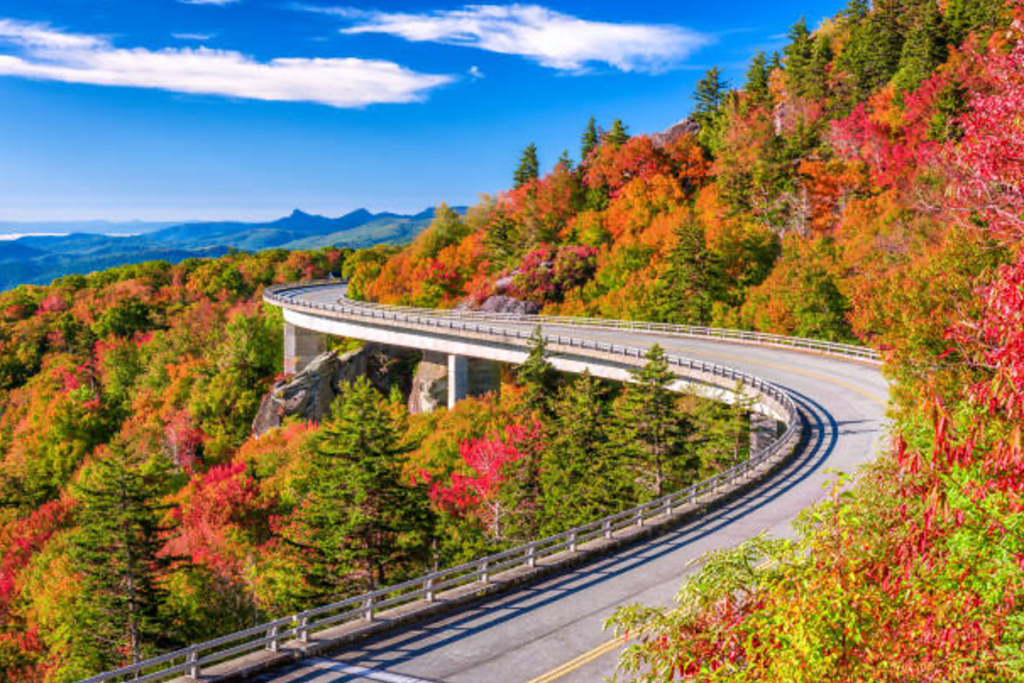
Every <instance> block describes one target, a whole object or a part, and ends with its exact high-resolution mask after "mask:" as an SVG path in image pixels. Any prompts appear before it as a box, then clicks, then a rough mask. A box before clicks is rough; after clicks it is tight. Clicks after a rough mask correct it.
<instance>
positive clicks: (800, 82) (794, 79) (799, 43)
mask: <svg viewBox="0 0 1024 683" xmlns="http://www.w3.org/2000/svg"><path fill="white" fill-rule="evenodd" d="M783 51H784V52H785V54H786V80H787V82H788V83H789V87H790V89H791V90H792V91H793V93H794V94H797V95H803V94H804V91H805V89H806V84H807V76H808V72H809V70H810V67H811V60H812V59H813V58H814V39H813V38H812V37H811V32H810V31H808V30H807V20H806V19H804V17H800V21H798V22H796V23H795V24H793V27H792V28H791V29H790V30H789V44H788V45H787V46H786V47H785V49H784V50H783Z"/></svg>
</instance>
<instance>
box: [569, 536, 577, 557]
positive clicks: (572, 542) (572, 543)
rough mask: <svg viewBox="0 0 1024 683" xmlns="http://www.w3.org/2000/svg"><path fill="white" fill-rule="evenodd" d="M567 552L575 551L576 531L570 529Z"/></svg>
mask: <svg viewBox="0 0 1024 683" xmlns="http://www.w3.org/2000/svg"><path fill="white" fill-rule="evenodd" d="M569 552H570V553H574V552H576V532H575V531H570V532H569Z"/></svg>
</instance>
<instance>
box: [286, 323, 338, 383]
mask: <svg viewBox="0 0 1024 683" xmlns="http://www.w3.org/2000/svg"><path fill="white" fill-rule="evenodd" d="M326 350H327V335H325V334H321V333H320V332H314V331H313V330H307V329H303V328H301V327H295V325H292V324H291V323H285V324H284V371H285V372H286V373H288V374H292V375H294V374H295V373H298V372H302V371H303V370H304V369H305V368H306V366H307V365H309V362H310V361H311V360H313V359H314V358H316V357H317V356H319V355H320V354H321V353H323V352H324V351H326Z"/></svg>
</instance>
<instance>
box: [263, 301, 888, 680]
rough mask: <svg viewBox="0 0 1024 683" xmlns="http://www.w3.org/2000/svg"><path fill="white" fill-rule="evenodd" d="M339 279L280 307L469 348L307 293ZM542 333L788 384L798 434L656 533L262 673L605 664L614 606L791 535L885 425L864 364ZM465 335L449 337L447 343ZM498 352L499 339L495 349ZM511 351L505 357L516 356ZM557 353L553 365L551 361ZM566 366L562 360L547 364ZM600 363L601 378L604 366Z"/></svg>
mask: <svg viewBox="0 0 1024 683" xmlns="http://www.w3.org/2000/svg"><path fill="white" fill-rule="evenodd" d="M343 295H344V288H343V286H336V287H330V286H328V287H321V288H314V289H308V290H297V291H296V292H294V293H292V294H290V296H292V297H293V300H294V302H295V304H296V307H295V308H294V309H292V310H286V313H285V316H286V320H288V321H289V322H291V323H292V324H298V325H309V322H310V319H311V318H315V319H318V320H319V322H317V323H315V327H316V329H319V330H320V331H322V332H331V331H333V333H335V334H344V335H345V336H352V337H356V338H367V339H375V340H385V339H382V338H380V337H379V335H380V334H381V331H380V330H385V331H386V332H387V331H388V330H389V329H390V332H393V333H394V334H392V336H390V337H388V338H387V339H386V340H385V341H391V342H392V343H400V344H401V343H404V344H406V345H416V344H433V345H434V348H435V349H436V350H439V351H448V352H451V353H463V354H470V355H472V354H473V353H480V351H479V349H478V348H477V349H473V348H471V347H472V346H473V344H474V343H475V341H474V340H472V339H467V338H465V337H463V336H461V335H459V334H458V333H457V332H452V333H450V334H447V335H446V334H444V333H442V332H437V333H435V334H434V335H432V336H433V339H432V340H431V341H429V342H424V341H423V339H422V338H421V339H419V340H413V339H399V338H398V337H400V333H403V332H404V333H410V332H411V333H412V335H413V337H417V336H420V335H422V334H423V332H422V331H421V330H404V331H403V330H394V329H391V328H389V327H388V326H387V325H385V324H383V323H381V324H380V325H379V326H374V325H368V324H358V323H345V324H339V323H338V321H337V320H333V321H332V320H331V319H330V318H329V317H328V316H325V315H324V314H322V313H318V312H316V311H312V310H309V309H307V308H304V307H305V306H306V305H307V304H317V305H331V304H333V303H335V302H337V301H338V299H339V298H340V297H342V296H343ZM493 324H494V325H498V326H504V327H507V328H509V329H518V330H524V329H530V328H531V327H532V326H533V323H532V322H517V321H514V320H509V321H496V322H493ZM542 327H543V332H544V333H545V334H546V335H558V334H566V335H570V334H571V335H573V336H575V337H585V338H587V339H592V340H596V341H604V342H609V343H613V344H621V345H629V346H637V347H642V348H647V347H649V346H650V345H652V344H654V343H658V344H660V345H661V346H662V347H663V348H665V350H666V351H667V352H668V353H671V354H678V355H681V356H686V357H689V358H694V359H699V360H703V361H706V362H709V363H720V364H722V365H725V366H728V367H731V368H735V369H737V370H741V371H744V372H747V373H750V374H751V375H755V376H758V377H761V378H763V379H766V380H769V381H771V382H773V383H775V384H776V385H778V386H780V387H782V388H784V389H785V390H787V391H788V392H789V393H790V395H791V396H793V397H794V398H795V399H796V401H797V402H798V404H799V405H800V408H801V410H802V413H803V419H804V433H805V436H804V444H803V446H802V448H801V449H800V450H799V452H798V453H797V454H796V456H795V457H794V458H793V459H792V460H791V461H790V462H789V463H788V464H787V465H785V466H784V467H783V468H782V469H780V470H779V471H778V472H777V473H776V474H775V475H774V476H772V477H771V478H770V479H769V480H768V481H766V482H765V483H763V484H762V485H760V486H758V487H756V488H754V489H753V490H751V491H749V492H748V493H746V494H745V495H742V496H740V497H738V498H736V499H734V500H732V501H731V502H729V503H728V504H726V505H724V506H723V507H721V508H719V509H717V510H716V511H715V512H713V513H712V514H710V515H708V516H705V517H702V518H700V519H697V520H695V521H694V522H693V523H691V524H687V525H685V526H683V527H680V528H678V529H676V530H674V531H672V532H670V533H668V534H666V535H662V536H659V537H656V538H652V539H650V540H647V541H644V542H642V543H640V544H637V545H635V546H633V547H630V548H627V549H626V550H624V551H621V552H618V553H616V554H614V555H611V556H609V557H606V558H603V559H600V560H597V561H594V562H590V563H588V564H585V565H583V566H581V567H579V568H577V569H574V570H572V571H570V572H567V573H564V574H561V575H558V576H556V577H554V578H549V579H547V580H544V581H541V582H540V583H537V584H535V585H530V586H528V587H526V588H524V589H521V590H518V591H515V592H512V593H509V594H507V595H503V596H499V597H495V598H490V599H487V600H486V601H484V602H481V603H480V604H477V605H473V606H470V607H466V608H464V609H461V610H459V611H457V612H455V613H453V614H451V615H448V616H446V617H444V618H441V619H438V620H436V621H431V622H426V623H423V624H419V625H415V626H411V627H408V628H406V629H404V630H397V631H394V632H391V633H388V634H386V635H383V636H380V637H378V638H376V639H374V640H369V641H366V642H363V643H361V644H360V645H358V646H357V647H354V648H352V649H349V650H346V651H344V652H339V653H337V654H336V655H332V656H330V657H325V658H315V659H308V660H304V661H302V662H300V663H297V664H294V665H291V666H289V667H285V668H282V669H279V670H276V671H273V672H269V673H266V674H263V675H261V676H260V677H259V679H258V680H260V681H267V682H268V683H269V682H270V681H273V682H274V683H340V682H342V681H346V682H348V681H352V682H360V683H361V682H365V681H390V682H392V683H505V682H508V683H548V682H549V681H556V680H557V681H563V682H565V683H583V682H584V681H587V682H589V681H598V680H601V679H602V678H603V677H604V676H606V675H609V674H611V673H612V672H613V671H614V668H615V665H616V662H617V654H618V651H619V649H620V645H619V644H618V643H615V642H613V641H611V639H610V635H609V634H607V633H604V632H603V631H602V628H601V625H602V622H603V621H604V619H606V618H607V617H608V616H609V615H610V614H611V613H612V612H613V611H614V610H615V608H617V607H618V606H620V605H624V604H628V603H631V602H636V601H640V602H643V603H646V604H654V605H657V604H662V605H667V604H669V603H670V602H671V599H672V597H673V595H674V594H675V592H676V591H677V590H678V588H679V585H680V583H681V581H682V579H683V577H684V576H685V574H686V573H687V572H689V571H692V565H691V563H692V562H693V561H694V560H696V559H698V558H699V557H701V556H702V555H703V554H704V553H706V552H708V551H711V550H717V549H722V548H728V547H731V546H734V545H736V544H737V543H739V542H741V541H743V540H744V539H747V538H749V537H751V536H753V535H755V534H757V533H759V532H761V531H763V530H767V531H768V532H769V533H770V534H773V535H776V536H785V535H788V534H791V533H792V527H791V523H792V521H793V520H794V518H795V517H796V516H797V514H798V513H799V512H800V511H801V510H804V509H805V508H807V507H808V506H810V505H812V504H813V503H814V502H815V501H817V500H819V499H821V498H822V496H823V495H825V493H826V491H825V490H824V488H823V487H824V486H825V485H826V484H827V483H828V482H829V481H830V480H831V479H832V478H833V477H834V475H831V474H828V473H826V470H839V471H843V472H847V473H852V472H854V471H856V469H857V468H858V467H859V466H860V465H862V464H864V463H866V462H868V461H870V460H871V459H872V458H873V456H874V454H875V452H876V448H877V447H878V445H879V443H880V441H881V440H882V439H883V437H884V435H885V425H884V417H885V408H886V404H887V400H888V386H887V383H886V381H885V380H884V378H883V377H882V375H881V373H880V372H879V369H878V367H877V366H876V365H870V364H865V363H862V362H857V361H851V360H845V359H840V358H835V357H829V356H824V355H819V354H815V353H806V352H800V351H796V350H789V349H783V348H773V347H762V346H755V345H750V344H744V343H735V342H729V341H722V340H709V339H695V338H685V337H679V336H671V335H666V334H658V333H656V332H646V331H630V330H622V329H600V328H591V327H579V326H574V325H573V326H567V325H559V324H544V325H543V326H542ZM460 343H461V344H465V346H461V347H460V346H458V344H460ZM499 353H509V351H508V349H504V350H501V351H495V352H493V354H492V355H491V357H496V356H497V355H499ZM521 358H522V354H521V353H520V355H518V356H516V357H512V356H507V357H505V358H504V360H507V361H509V362H518V360H521ZM558 364H559V363H557V362H556V365H558ZM560 364H561V367H563V368H564V369H570V367H569V365H570V363H569V362H568V361H563V362H561V363H560ZM597 374H603V375H604V376H609V375H610V374H611V373H610V372H604V373H601V372H600V371H599V372H598V373H597Z"/></svg>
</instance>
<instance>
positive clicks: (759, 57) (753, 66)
mask: <svg viewBox="0 0 1024 683" xmlns="http://www.w3.org/2000/svg"><path fill="white" fill-rule="evenodd" d="M768 76H769V72H768V57H767V56H766V55H765V53H764V51H763V50H758V51H757V53H756V54H755V55H754V58H753V59H751V60H750V68H749V69H747V82H746V84H744V86H743V90H744V92H746V93H747V95H748V97H749V98H750V100H751V101H752V102H753V103H754V104H759V105H766V104H769V102H770V101H771V93H770V91H769V89H768Z"/></svg>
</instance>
